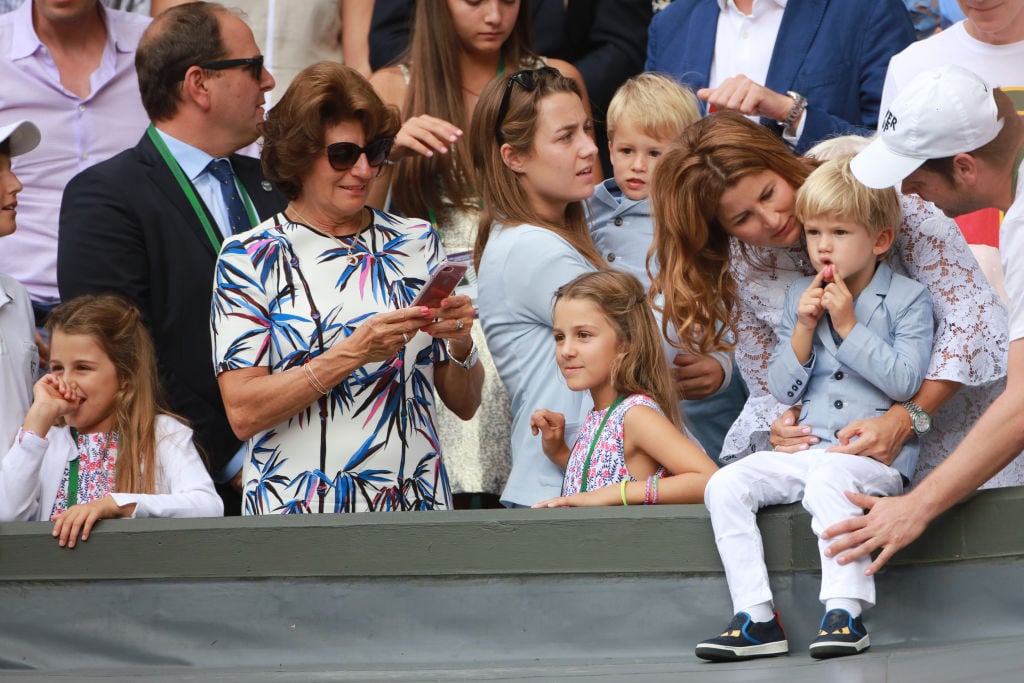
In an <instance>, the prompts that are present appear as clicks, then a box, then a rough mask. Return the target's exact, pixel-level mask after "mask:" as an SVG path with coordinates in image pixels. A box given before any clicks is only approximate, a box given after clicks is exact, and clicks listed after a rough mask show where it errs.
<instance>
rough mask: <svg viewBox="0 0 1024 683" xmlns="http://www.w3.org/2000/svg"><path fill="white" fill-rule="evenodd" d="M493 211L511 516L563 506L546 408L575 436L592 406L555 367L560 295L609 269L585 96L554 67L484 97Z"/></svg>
mask: <svg viewBox="0 0 1024 683" xmlns="http://www.w3.org/2000/svg"><path fill="white" fill-rule="evenodd" d="M470 138H471V142H472V147H473V166H474V169H475V171H476V173H477V174H478V179H477V183H478V185H477V186H478V187H480V188H481V191H482V195H483V200H484V211H483V213H482V216H481V219H480V228H479V233H478V236H477V241H476V249H475V250H474V258H475V260H476V263H477V271H478V273H479V297H478V300H477V303H478V305H479V308H480V320H481V322H482V323H483V328H484V333H485V334H486V336H487V345H488V346H489V347H490V349H491V354H492V355H493V356H494V363H495V365H496V366H497V368H498V374H500V375H501V379H502V381H503V382H504V383H505V387H506V388H507V389H508V392H509V396H510V397H511V399H512V472H511V475H510V476H509V480H508V484H507V485H506V486H505V490H504V492H503V493H502V497H501V500H502V503H503V504H505V505H506V506H509V507H514V506H529V505H532V504H534V503H536V502H539V501H541V500H544V499H546V498H550V497H553V496H557V495H558V494H559V491H560V490H561V485H562V472H561V470H560V469H559V468H558V467H557V466H555V465H554V464H553V463H552V462H551V461H550V460H548V459H547V457H545V456H544V452H543V451H542V450H541V444H540V438H539V437H536V436H534V435H533V434H531V430H530V415H531V413H532V412H533V411H534V410H535V409H537V408H547V409H549V410H553V411H557V412H561V413H563V414H564V415H565V416H566V419H567V421H568V424H567V425H566V439H567V440H569V441H571V440H572V439H574V438H575V431H576V430H577V429H578V428H579V425H580V423H581V421H582V416H583V415H584V413H585V411H586V410H587V409H589V408H590V405H589V403H585V401H586V402H589V400H590V399H589V396H587V394H586V392H580V393H575V392H573V391H571V390H570V389H569V388H568V387H567V386H566V385H565V382H564V380H563V379H562V377H561V374H560V373H559V371H558V367H557V365H556V363H555V354H554V338H553V336H552V326H551V307H552V304H553V302H554V294H555V290H556V289H557V288H558V287H560V286H561V285H563V284H565V283H566V282H568V281H570V280H572V279H573V278H574V277H576V276H577V275H579V274H581V273H585V272H588V271H593V270H598V269H601V268H604V267H605V265H604V262H603V261H602V260H601V256H600V254H598V252H597V249H596V248H595V247H594V244H593V242H592V241H591V239H590V233H589V231H588V229H587V222H586V216H585V212H584V207H583V200H585V199H587V198H589V197H590V196H591V195H592V194H593V192H594V183H595V182H596V177H597V175H598V173H599V169H600V166H599V162H598V158H597V147H596V146H595V145H594V141H593V139H592V138H591V122H590V118H589V116H588V115H587V112H586V109H585V108H584V103H583V98H582V96H581V93H580V90H579V86H577V85H576V83H575V81H573V80H572V79H570V78H566V77H564V76H562V75H561V74H560V73H559V72H558V71H557V70H555V69H553V68H551V67H544V68H541V69H536V70H528V71H520V72H517V73H515V74H512V75H511V76H509V77H508V78H502V79H497V80H495V81H492V82H491V83H490V84H489V85H488V86H487V87H486V88H485V89H484V91H483V92H482V93H481V95H480V100H479V102H478V103H477V107H476V112H475V113H474V115H473V125H472V129H471V133H470Z"/></svg>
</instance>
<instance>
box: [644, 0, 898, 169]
mask: <svg viewBox="0 0 1024 683" xmlns="http://www.w3.org/2000/svg"><path fill="white" fill-rule="evenodd" d="M913 40H914V27H913V24H911V22H910V15H909V14H908V13H907V9H906V7H905V6H904V5H903V3H902V2H900V0H858V1H857V2H850V0H789V1H788V2H785V3H783V2H780V1H779V0H773V1H771V2H769V1H768V0H765V1H764V2H761V3H759V4H758V6H757V7H756V8H755V7H754V2H753V0H735V2H733V3H727V2H725V0H689V1H688V2H674V3H672V4H671V5H669V7H667V8H666V9H664V10H662V11H661V12H659V13H658V14H657V15H655V17H654V20H653V21H652V22H651V27H650V31H649V34H648V42H647V65H646V70H647V71H659V72H661V73H665V74H668V75H670V76H673V77H675V78H677V79H679V80H680V81H681V82H683V83H685V84H686V85H689V86H690V87H691V88H693V89H694V90H696V91H697V96H698V97H700V98H701V99H703V100H705V101H707V102H708V105H709V107H711V108H713V109H715V110H724V109H733V110H736V111H739V112H740V113H742V114H746V115H748V116H759V117H760V119H761V123H763V124H764V125H766V126H768V127H770V128H772V129H773V130H775V131H776V132H778V133H779V134H781V135H783V136H784V139H785V140H786V141H787V142H789V143H790V144H791V145H792V146H793V147H794V148H795V149H796V151H797V152H799V153H801V154H802V153H803V152H805V151H807V149H809V148H810V147H812V146H814V145H815V144H816V143H817V142H819V141H821V140H823V139H825V138H828V137H832V136H835V135H841V134H846V133H858V134H863V135H870V134H871V133H873V132H874V129H875V127H876V125H877V124H878V110H879V102H880V101H881V97H882V85H883V83H884V82H885V72H886V69H887V68H888V66H889V58H890V57H892V56H893V55H894V54H896V53H897V52H900V51H901V50H902V49H903V48H905V47H906V46H907V45H909V44H910V43H911V42H913ZM762 51H763V53H762ZM738 69H742V70H738ZM758 73H760V74H761V75H758ZM709 86H710V87H709Z"/></svg>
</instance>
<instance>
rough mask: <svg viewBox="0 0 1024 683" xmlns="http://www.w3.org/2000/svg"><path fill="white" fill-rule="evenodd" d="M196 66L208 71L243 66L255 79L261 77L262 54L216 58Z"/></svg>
mask: <svg viewBox="0 0 1024 683" xmlns="http://www.w3.org/2000/svg"><path fill="white" fill-rule="evenodd" d="M196 66H198V67H199V68H200V69H207V70H209V71H223V70H224V69H235V68H238V67H244V68H246V69H248V71H249V75H251V76H252V77H253V78H255V79H256V80H257V81H258V80H260V79H261V78H263V55H256V56H255V57H240V58H238V59H218V60H217V61H215V62H206V63H205V64H196Z"/></svg>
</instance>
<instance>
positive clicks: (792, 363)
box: [768, 263, 934, 480]
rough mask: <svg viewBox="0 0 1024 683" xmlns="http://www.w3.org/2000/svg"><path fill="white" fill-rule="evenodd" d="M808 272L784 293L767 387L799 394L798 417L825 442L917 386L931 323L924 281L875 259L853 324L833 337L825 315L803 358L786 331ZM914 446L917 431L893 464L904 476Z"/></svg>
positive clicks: (787, 399) (779, 394)
mask: <svg viewBox="0 0 1024 683" xmlns="http://www.w3.org/2000/svg"><path fill="white" fill-rule="evenodd" d="M813 279H814V278H813V277H804V278H800V279H799V280H796V281H794V282H793V284H791V285H790V287H789V291H788V292H787V294H786V309H785V311H783V314H782V323H781V327H780V329H779V331H778V334H779V344H778V346H776V347H775V352H774V353H773V354H772V357H771V360H769V361H768V389H769V390H770V391H771V392H772V395H773V396H775V398H776V399H778V400H779V401H781V402H782V403H785V404H787V405H793V404H795V403H799V402H803V405H802V408H801V411H800V423H801V424H806V425H810V426H811V428H812V433H813V434H814V435H815V436H817V437H818V438H820V439H821V446H822V447H823V448H824V447H828V446H830V445H832V444H834V443H838V439H837V438H836V436H835V433H836V432H837V431H838V430H839V429H842V428H843V427H845V426H846V425H848V424H850V423H851V422H853V421H854V420H862V419H865V418H869V417H877V416H879V415H881V414H882V413H884V412H886V411H887V410H889V408H890V407H892V404H893V403H894V402H903V401H906V400H908V399H910V398H912V397H913V396H914V394H916V393H917V390H918V389H920V388H921V382H922V381H923V380H924V376H925V374H926V373H927V372H928V360H929V358H930V357H931V351H932V340H933V336H934V323H933V319H932V302H931V298H930V297H929V295H928V290H927V289H925V287H924V285H922V284H920V283H919V282H916V281H914V280H911V279H910V278H906V277H903V276H902V275H897V274H895V273H893V272H892V269H891V268H890V267H889V266H888V264H885V263H879V264H878V269H877V270H876V271H875V276H874V277H873V278H872V279H871V282H869V283H868V286H867V287H865V288H864V291H862V292H861V293H860V295H859V296H858V297H857V299H856V300H855V301H854V315H856V317H857V324H856V326H854V328H853V331H852V332H850V334H849V335H847V337H846V339H845V340H843V341H842V343H841V344H837V343H836V341H835V339H833V337H832V329H831V325H830V323H829V320H828V316H827V315H824V316H822V317H821V320H819V321H818V327H817V329H816V330H815V334H814V342H813V344H812V347H811V357H810V359H809V360H808V361H807V363H806V364H805V365H801V364H800V362H799V361H798V360H797V358H796V354H795V353H794V352H793V347H792V345H791V344H790V338H791V337H792V336H793V328H794V327H795V326H796V312H797V304H798V303H799V301H800V295H801V294H803V292H804V290H805V289H807V287H808V286H809V285H810V283H811V281H812V280H813ZM917 454H918V441H917V437H914V438H913V439H911V440H910V441H908V442H907V444H906V445H905V446H904V447H903V450H902V451H901V452H900V455H899V457H898V458H897V459H896V461H895V462H894V463H893V465H892V466H893V467H895V468H896V469H897V470H899V472H900V473H901V474H902V475H903V476H905V477H906V478H907V479H908V480H909V479H911V478H912V477H913V474H914V468H915V467H916V465H917Z"/></svg>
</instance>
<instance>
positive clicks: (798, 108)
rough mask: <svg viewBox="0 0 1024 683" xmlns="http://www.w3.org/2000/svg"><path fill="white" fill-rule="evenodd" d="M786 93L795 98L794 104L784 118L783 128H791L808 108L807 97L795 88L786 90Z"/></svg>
mask: <svg viewBox="0 0 1024 683" xmlns="http://www.w3.org/2000/svg"><path fill="white" fill-rule="evenodd" d="M786 94H787V95H789V96H790V97H792V98H793V106H792V107H790V108H789V113H788V114H786V118H785V119H783V120H782V129H783V130H790V129H792V128H793V125H794V124H795V123H796V122H797V121H798V120H799V119H800V115H801V114H803V113H804V111H805V110H806V109H807V98H806V97H804V96H803V95H801V94H800V93H798V92H795V91H793V90H788V91H786ZM794 132H795V131H794Z"/></svg>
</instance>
